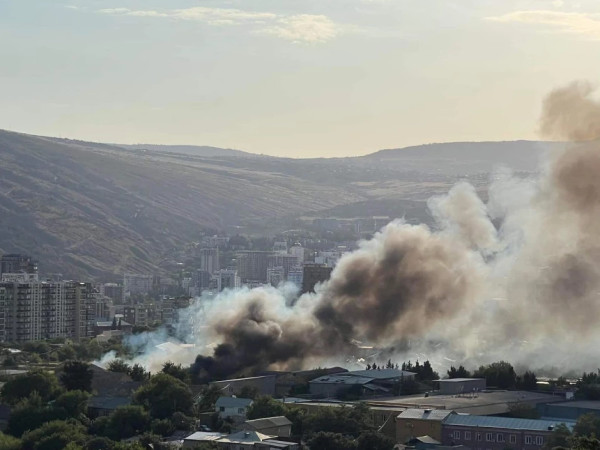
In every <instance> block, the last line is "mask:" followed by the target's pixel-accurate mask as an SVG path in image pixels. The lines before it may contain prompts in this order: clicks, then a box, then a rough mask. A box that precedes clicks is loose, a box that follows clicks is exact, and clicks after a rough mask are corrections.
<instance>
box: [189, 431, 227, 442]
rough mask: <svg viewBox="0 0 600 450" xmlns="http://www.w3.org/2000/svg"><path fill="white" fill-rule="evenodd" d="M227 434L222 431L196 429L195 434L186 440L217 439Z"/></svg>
mask: <svg viewBox="0 0 600 450" xmlns="http://www.w3.org/2000/svg"><path fill="white" fill-rule="evenodd" d="M223 436H225V435H224V434H221V433H216V432H206V431H196V432H195V433H194V434H191V435H189V436H188V437H186V438H185V439H184V440H186V441H216V440H217V439H219V438H221V437H223Z"/></svg>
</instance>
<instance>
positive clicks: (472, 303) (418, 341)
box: [139, 83, 600, 379]
mask: <svg viewBox="0 0 600 450" xmlns="http://www.w3.org/2000/svg"><path fill="white" fill-rule="evenodd" d="M592 94H593V89H592V87H591V86H590V85H589V84H587V83H575V84H572V85H570V86H567V87H566V88H562V89H557V90H555V91H553V92H552V93H550V94H549V95H548V97H547V98H546V100H545V101H544V104H543V112H542V118H541V130H542V132H543V133H544V135H545V136H548V137H551V138H554V139H560V140H565V141H573V140H574V141H577V142H576V143H575V144H573V145H572V146H566V148H565V150H563V151H560V152H557V153H556V154H551V155H549V161H548V165H547V166H546V167H545V168H543V169H542V173H541V175H539V176H538V177H537V178H535V179H533V178H529V179H524V178H519V177H515V176H513V175H512V174H511V173H510V171H509V170H507V169H499V170H498V171H497V173H495V174H494V181H493V183H492V184H491V186H490V188H489V190H488V201H487V204H486V203H484V202H483V201H482V200H481V198H480V197H479V196H478V195H477V192H476V190H475V188H474V187H473V186H471V185H470V184H468V183H465V182H461V183H459V184H458V185H456V186H455V187H454V188H452V189H451V190H450V192H449V193H448V195H447V196H443V197H438V198H434V199H432V200H430V202H429V208H430V210H431V212H432V215H433V217H434V218H435V219H436V222H437V225H438V226H437V227H436V229H435V230H431V229H429V228H428V227H426V226H424V225H419V226H414V225H408V224H405V223H403V222H401V221H396V222H393V223H391V224H389V225H388V226H386V227H385V228H383V229H382V231H381V232H379V233H377V234H376V235H375V236H374V237H373V238H372V239H371V240H369V241H364V242H361V243H360V245H359V248H358V250H356V251H354V252H352V253H350V254H347V255H345V256H344V257H343V258H342V259H341V260H340V261H339V263H338V265H337V267H336V268H335V270H334V271H333V272H332V275H331V278H330V280H329V281H328V282H326V283H324V284H323V285H321V286H319V287H318V289H317V292H316V294H306V295H303V296H301V297H300V298H298V299H296V298H294V297H295V296H296V293H295V292H294V291H293V290H290V288H289V286H284V287H282V288H280V289H275V288H271V287H264V288H257V289H252V290H250V289H246V288H243V289H240V290H236V291H226V292H224V293H222V294H220V295H218V296H217V297H216V298H214V299H210V300H209V299H204V298H200V299H197V301H196V302H195V304H194V305H193V306H192V307H191V308H190V309H189V310H186V311H184V312H183V314H182V315H181V317H182V324H184V325H185V327H184V326H183V325H182V329H185V330H186V331H185V333H183V334H184V336H183V340H185V341H187V342H191V343H194V344H196V347H195V348H194V349H193V350H189V349H186V350H185V351H181V352H179V353H177V354H174V353H173V352H166V353H165V352H164V351H163V352H162V353H161V352H159V351H157V350H155V348H156V347H154V346H153V345H148V346H147V347H146V349H145V353H144V354H143V356H142V357H140V358H141V359H139V361H142V362H143V363H144V364H145V365H146V366H148V367H149V368H151V369H154V370H156V369H157V368H158V367H160V365H161V364H162V363H163V362H164V361H166V360H176V361H177V362H182V363H187V364H190V363H192V362H193V366H192V367H193V371H194V373H195V374H196V375H197V376H198V377H199V378H201V379H202V378H207V379H208V378H223V377H227V376H231V375H251V374H254V373H257V372H259V371H261V370H265V369H269V368H290V369H293V368H303V367H306V366H312V365H315V364H322V363H324V362H336V361H337V362H339V361H341V360H343V359H344V358H347V357H352V356H356V352H357V350H356V349H357V347H356V343H357V342H365V343H368V344H370V345H373V346H376V347H379V348H387V349H394V350H390V351H397V352H406V353H408V355H409V356H410V355H415V354H417V353H418V354H424V355H425V356H426V357H429V358H430V359H432V360H433V361H434V362H435V361H436V359H437V360H438V362H440V363H441V361H442V358H446V359H450V360H456V361H458V362H459V363H472V364H475V363H483V362H490V361H493V360H495V359H498V358H505V359H509V360H511V361H513V362H515V363H517V364H518V363H522V364H526V365H528V366H530V367H534V368H535V367H538V368H543V367H546V368H550V367H553V366H564V365H566V364H570V365H571V367H573V365H575V366H577V367H581V368H584V369H590V368H591V369H593V368H594V367H595V366H594V364H592V366H593V367H588V366H587V364H588V361H590V360H591V358H593V357H597V356H600V355H599V354H600V346H599V345H598V344H600V332H598V331H597V325H598V317H600V227H598V226H597V225H596V224H597V223H600V222H599V219H600V145H598V143H597V142H594V140H595V139H597V138H598V137H600V103H598V102H597V101H596V100H594V99H593V97H592ZM290 299H293V301H290ZM290 305H293V306H290ZM575 346H577V347H575ZM574 348H577V350H576V351H573V349H574ZM198 353H200V354H201V355H203V356H198V357H197V358H196V359H195V361H194V356H195V355H197V354H198ZM403 356H406V355H402V356H401V357H403ZM413 359H414V358H413Z"/></svg>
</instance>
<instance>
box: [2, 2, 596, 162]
mask: <svg viewBox="0 0 600 450" xmlns="http://www.w3.org/2000/svg"><path fill="white" fill-rule="evenodd" d="M598 13H600V4H598V2H596V1H593V0H587V1H585V0H583V1H581V0H580V1H569V0H557V1H550V0H538V1H535V0H506V1H502V2H493V1H480V0H463V1H442V0H427V1H418V2H417V1H409V0H330V1H312V0H311V1H288V0H277V1H273V0H254V1H241V0H228V1H210V0H206V1H200V0H170V1H166V0H144V1H139V0H138V1H136V0H131V1H128V0H111V1H104V0H103V1H96V0H88V1H77V0H73V1H68V0H66V1H64V2H47V1H41V0H31V1H27V2H23V1H16V0H1V1H0V58H1V60H2V65H1V67H0V98H2V104H1V105H0V123H2V126H3V128H5V129H9V130H14V131H21V132H26V133H31V134H37V135H46V136H57V137H68V138H71V139H82V140H88V141H96V142H116V143H122V144H134V143H145V144H146V143H151V144H194V145H211V146H217V147H226V148H237V149H240V150H245V151H249V152H253V153H263V154H268V155H276V156H285V157H294V158H300V157H333V156H352V155H362V154H366V153H370V152H373V151H375V150H379V149H382V148H397V147H404V146H408V145H416V144H425V143H432V142H450V141H490V140H516V139H535V138H537V137H538V134H537V120H538V118H539V115H540V104H541V100H542V98H543V96H544V95H545V94H546V93H547V92H548V91H550V90H551V89H552V88H554V87H556V86H557V85H561V84H564V83H567V82H569V81H571V80H576V79H594V75H595V74H596V73H597V72H598V70H599V69H600V61H599V60H598V58H596V55H597V52H598V46H599V45H600V20H599V19H598Z"/></svg>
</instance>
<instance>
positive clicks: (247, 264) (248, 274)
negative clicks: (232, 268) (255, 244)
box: [237, 250, 273, 283]
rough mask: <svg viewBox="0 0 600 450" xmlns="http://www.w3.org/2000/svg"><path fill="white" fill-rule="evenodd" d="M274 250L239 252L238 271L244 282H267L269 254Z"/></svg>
mask: <svg viewBox="0 0 600 450" xmlns="http://www.w3.org/2000/svg"><path fill="white" fill-rule="evenodd" d="M272 254H273V253H272V252H264V251H252V250H247V251H241V252H238V254H237V271H238V275H239V277H240V278H241V279H242V283H247V282H249V281H254V282H259V283H266V282H267V267H269V256H270V255H272Z"/></svg>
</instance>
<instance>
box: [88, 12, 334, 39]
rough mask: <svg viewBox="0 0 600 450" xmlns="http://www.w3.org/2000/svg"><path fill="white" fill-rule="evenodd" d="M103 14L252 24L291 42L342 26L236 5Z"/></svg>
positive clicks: (316, 18) (326, 34)
mask: <svg viewBox="0 0 600 450" xmlns="http://www.w3.org/2000/svg"><path fill="white" fill-rule="evenodd" d="M96 12H98V13H100V14H110V15H120V16H134V17H162V18H168V19H174V20H188V21H196V22H201V23H206V24H208V25H212V26H232V25H250V26H252V27H253V28H254V31H255V32H257V33H259V34H267V35H271V36H276V37H278V38H281V39H285V40H288V41H292V42H301V43H311V44H312V43H323V42H327V41H329V40H331V39H333V38H335V37H336V36H337V35H338V34H339V33H340V31H341V28H342V27H341V26H340V25H339V24H336V23H335V22H333V21H332V20H331V19H329V18H328V17H327V16H323V15H314V14H295V15H281V14H275V13H271V12H255V11H244V10H241V9H233V8H208V7H202V6H198V7H193V8H186V9H172V10H161V11H158V10H132V9H128V8H106V9H100V10H98V11H96Z"/></svg>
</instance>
